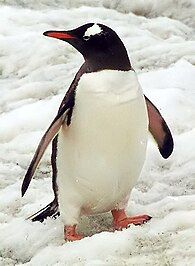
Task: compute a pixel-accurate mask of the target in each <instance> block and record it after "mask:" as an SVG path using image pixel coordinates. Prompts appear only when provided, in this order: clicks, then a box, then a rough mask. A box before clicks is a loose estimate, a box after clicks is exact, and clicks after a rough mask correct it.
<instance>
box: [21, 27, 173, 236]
mask: <svg viewBox="0 0 195 266" xmlns="http://www.w3.org/2000/svg"><path fill="white" fill-rule="evenodd" d="M44 35H45V36H48V37H52V38H57V39H60V40H63V41H66V42H68V43H69V44H71V45H72V46H73V47H74V48H76V49H77V50H78V51H79V52H80V53H81V54H82V55H83V57H84V60H85V61H84V63H83V65H82V66H81V68H80V69H79V71H78V72H77V74H76V76H75V78H74V80H73V82H72V83H71V85H70V87H69V89H68V91H67V93H66V95H65V97H64V99H63V100H62V103H61V105H60V108H59V111H58V113H57V115H56V117H55V118H54V120H53V122H52V123H51V125H50V126H49V128H48V130H47V131H46V133H45V134H44V136H43V138H42V139H41V141H40V144H39V146H38V148H37V150H36V152H35V155H34V157H33V159H32V161H31V164H30V166H29V168H28V171H27V173H26V175H25V178H24V181H23V184H22V196H23V195H24V194H25V192H26V190H27V188H28V186H29V183H30V181H31V179H32V176H33V174H34V172H35V170H36V168H37V165H38V163H39V162H40V160H41V157H42V155H43V153H44V151H45V149H46V148H47V146H48V144H49V143H50V142H51V141H52V140H53V142H52V156H51V162H52V170H53V190H54V196H55V198H54V200H53V201H52V202H51V203H50V204H49V205H47V206H46V207H45V208H44V209H42V210H41V211H39V212H38V213H36V214H35V215H33V216H31V219H32V220H33V221H37V220H39V221H42V220H43V219H44V218H46V217H48V216H56V215H58V214H59V211H60V215H61V219H62V221H63V223H64V238H65V239H66V240H69V241H73V240H78V239H81V238H82V236H81V235H79V234H78V233H77V232H76V226H77V224H78V222H79V217H80V216H81V215H91V214H98V213H103V212H108V211H111V212H112V215H113V225H114V227H115V229H121V228H125V227H127V226H128V225H129V224H136V225H137V224H142V223H144V222H146V221H148V220H149V219H150V218H151V217H150V216H148V215H140V216H135V217H127V216H126V214H125V211H124V208H125V206H126V204H127V201H128V199H129V195H130V192H131V190H132V188H133V187H134V185H135V183H136V181H137V179H138V177H139V175H140V172H141V169H142V167H143V164H144V160H145V154H146V145H147V136H148V127H149V130H150V132H151V133H152V135H153V137H154V139H155V140H156V142H157V144H158V147H159V150H160V153H161V155H162V156H163V157H164V158H167V157H169V155H170V154H171V153H172V150H173V139H172V136H171V133H170V130H169V128H168V126H167V124H166V122H165V121H164V119H163V118H162V116H161V114H160V112H159V111H158V109H157V108H156V107H155V106H154V105H153V104H152V102H151V101H149V99H148V98H146V97H144V95H143V93H142V90H141V87H140V85H139V82H138V79H137V76H136V73H135V71H134V70H133V68H132V67H131V64H130V60H129V57H128V54H127V51H126V49H125V47H124V44H123V43H122V41H121V40H120V38H119V37H118V35H117V34H116V32H115V31H113V30H112V29H110V28H109V27H107V26H105V25H102V24H99V23H98V24H95V23H88V24H85V25H83V26H81V27H79V28H76V29H73V30H69V31H47V32H44ZM58 209H59V211H58Z"/></svg>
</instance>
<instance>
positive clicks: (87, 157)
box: [57, 70, 148, 213]
mask: <svg viewBox="0 0 195 266" xmlns="http://www.w3.org/2000/svg"><path fill="white" fill-rule="evenodd" d="M147 127H148V122H147V114H146V107H145V102H144V99H143V95H142V92H141V90H140V87H139V83H138V81H137V78H136V74H135V73H134V72H133V71H129V72H123V71H111V70H109V71H101V72H98V73H90V74H85V75H83V76H82V77H81V79H80V82H79V86H78V88H77V91H76V98H75V107H74V110H73V115H72V119H71V126H70V127H69V128H68V129H67V128H66V127H62V129H61V131H60V134H59V142H58V159H57V165H58V184H59V192H60V197H61V198H66V202H67V201H69V196H70V195H69V194H71V193H72V194H74V195H77V196H78V197H77V196H76V198H77V199H78V202H79V204H80V203H81V205H82V208H84V209H90V210H91V212H92V213H93V212H103V211H105V210H108V209H109V208H111V207H112V206H114V205H116V204H118V203H120V202H121V201H123V200H124V198H125V197H126V196H127V194H128V193H129V192H130V191H131V189H132V187H133V186H134V184H135V182H136V180H137V178H138V177H139V174H140V171H141V168H142V166H143V162H144V159H145V149H146V142H147Z"/></svg>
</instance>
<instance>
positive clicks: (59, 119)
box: [22, 106, 70, 196]
mask: <svg viewBox="0 0 195 266" xmlns="http://www.w3.org/2000/svg"><path fill="white" fill-rule="evenodd" d="M69 110H70V108H66V106H64V107H63V108H62V109H61V111H60V112H59V113H58V114H57V116H56V117H55V118H54V120H53V122H52V123H51V125H50V126H49V128H48V129H47V131H46V132H45V134H44V135H43V137H42V139H41V141H40V143H39V145H38V147H37V149H36V152H35V154H34V157H33V159H32V161H31V163H30V165H29V168H28V170H27V172H26V175H25V177H24V180H23V183H22V196H24V194H25V192H26V190H27V188H28V186H29V184H30V181H31V179H32V177H33V174H34V172H35V170H36V168H37V166H38V164H39V162H40V160H41V158H42V156H43V154H44V152H45V150H46V148H47V147H48V145H49V143H50V142H51V141H52V139H53V138H54V137H55V136H56V135H57V133H58V131H59V129H60V127H61V125H62V124H63V123H64V122H65V120H66V119H67V117H68V116H67V114H68V111H69Z"/></svg>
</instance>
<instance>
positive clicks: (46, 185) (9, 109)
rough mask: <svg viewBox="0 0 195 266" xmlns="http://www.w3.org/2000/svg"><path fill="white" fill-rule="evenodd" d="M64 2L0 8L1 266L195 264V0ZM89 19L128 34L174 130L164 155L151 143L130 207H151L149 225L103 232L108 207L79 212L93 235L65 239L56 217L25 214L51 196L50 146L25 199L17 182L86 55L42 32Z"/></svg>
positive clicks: (146, 82)
mask: <svg viewBox="0 0 195 266" xmlns="http://www.w3.org/2000/svg"><path fill="white" fill-rule="evenodd" d="M64 2H65V1H60V0H59V1H57V0H56V1H46V0H45V1H43V0H42V1H31V0H30V1H23V0H21V1H14V0H13V1H12V0H9V1H8V0H6V1H3V3H4V5H2V6H1V7H0V23H1V25H3V27H1V28H0V95H1V97H0V125H1V127H0V265H22V264H25V263H26V264H27V265H88V266H91V265H195V258H194V254H195V250H194V247H195V243H194V232H195V225H194V219H195V196H194V194H195V182H194V178H195V166H194V161H195V142H194V138H195V108H194V103H195V90H194V88H195V68H194V64H195V56H194V55H195V39H194V29H193V25H194V24H193V23H194V17H193V16H192V14H193V8H192V1H187V0H186V1H168V0H167V1H163V2H162V3H159V1H147V4H145V2H146V1H141V0H138V1H103V0H102V1H84V0H82V1H66V2H65V3H64ZM5 4H6V5H8V4H9V5H10V6H6V5H5ZM83 4H85V6H83ZM86 5H88V6H86ZM89 5H90V6H89ZM94 6H95V7H94ZM24 7H28V8H24ZM30 7H33V8H34V9H29V8H30ZM118 11H120V12H118ZM131 12H134V14H133V13H131ZM135 14H137V15H135ZM186 14H188V16H187V15H186ZM138 15H141V16H138ZM173 18H174V19H173ZM91 21H92V22H100V23H104V24H106V25H108V26H111V27H112V28H113V29H115V30H116V31H117V33H118V34H119V36H120V37H121V38H122V39H123V41H124V43H125V45H126V47H127V49H128V52H129V54H130V57H131V61H132V65H133V67H134V68H135V69H136V71H137V72H138V73H139V80H140V83H141V85H142V87H143V90H144V92H145V94H146V95H147V96H148V97H149V98H150V99H151V100H152V101H153V102H154V103H155V104H156V106H158V108H159V109H160V110H161V112H162V114H163V116H164V117H165V118H166V120H167V122H168V124H169V126H170V128H171V130H172V132H173V135H174V139H175V150H174V153H173V155H172V156H171V158H170V159H168V160H163V159H162V158H161V157H160V155H159V152H158V150H157V148H156V145H155V144H154V142H153V141H152V140H150V141H149V144H148V152H147V159H146V163H145V167H144V169H143V171H142V175H141V177H140V179H139V182H138V183H137V185H136V187H135V189H134V190H133V192H132V195H131V199H130V201H129V205H128V208H127V212H128V213H129V214H139V213H147V214H149V215H151V216H152V217H153V219H152V220H151V221H150V222H149V223H148V224H146V225H144V226H142V227H135V226H131V227H130V228H129V229H127V230H124V231H121V232H114V233H113V232H107V231H110V228H111V223H112V221H111V217H110V215H108V214H105V215H100V216H95V217H91V218H89V219H87V218H83V219H82V221H81V225H80V230H82V231H83V232H84V233H85V235H86V236H88V237H87V238H85V239H83V240H82V241H79V242H75V243H64V241H63V225H62V223H61V221H60V219H57V220H51V219H48V220H47V221H45V222H44V223H43V224H41V223H31V222H30V221H27V220H25V218H26V217H28V216H29V215H30V214H32V213H33V212H35V211H37V210H39V209H40V208H41V207H43V206H44V205H45V204H47V203H48V202H49V201H50V200H51V199H52V198H53V195H52V190H51V178H50V174H51V172H50V171H51V170H50V149H49V150H48V151H47V152H46V154H45V156H44V158H43V160H42V163H41V165H40V167H39V169H38V170H37V172H36V175H35V178H34V179H33V181H32V183H31V185H30V188H29V190H28V192H27V194H26V195H25V197H24V198H22V199H21V197H20V187H21V182H22V178H23V176H24V174H25V171H26V169H27V166H28V164H29V162H30V160H31V158H32V156H33V153H34V150H35V148H36V146H37V143H38V141H39V139H40V137H41V135H42V134H43V132H44V130H45V129H46V128H47V126H48V124H49V123H50V121H51V120H52V118H53V117H54V115H55V114H56V112H57V107H58V105H59V102H60V101H61V99H62V98H63V96H64V93H65V91H66V90H67V88H68V86H69V84H70V82H71V80H72V78H73V76H74V74H75V73H76V71H77V69H78V67H79V66H80V64H81V63H82V60H83V59H82V57H81V56H80V55H79V54H78V53H77V52H76V51H75V50H74V49H73V48H72V47H70V46H69V45H68V44H65V43H63V42H61V41H57V40H52V39H49V38H46V37H44V36H42V32H44V31H46V30H50V29H71V28H73V27H76V26H78V25H81V24H84V23H86V22H91ZM184 22H185V23H184ZM106 230H107V231H106ZM96 232H99V234H96V235H93V236H91V237H90V235H91V234H92V233H96Z"/></svg>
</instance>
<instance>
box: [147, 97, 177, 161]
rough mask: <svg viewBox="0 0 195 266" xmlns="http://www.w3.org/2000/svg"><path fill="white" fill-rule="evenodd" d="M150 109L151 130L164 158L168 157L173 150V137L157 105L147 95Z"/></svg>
mask: <svg viewBox="0 0 195 266" xmlns="http://www.w3.org/2000/svg"><path fill="white" fill-rule="evenodd" d="M145 100H146V105H147V109H148V118H149V130H150V133H151V134H152V136H153V137H154V139H155V141H156V142H157V144H158V148H159V151H160V153H161V155H162V157H163V158H165V159H167V158H168V157H169V156H170V155H171V153H172V151H173V146H174V143H173V137H172V135H171V131H170V129H169V127H168V126H167V123H166V122H165V120H164V118H163V117H162V115H161V113H160V112H159V110H158V109H157V108H156V107H155V105H154V104H153V103H152V102H151V101H150V100H149V99H148V98H147V97H146V96H145Z"/></svg>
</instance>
